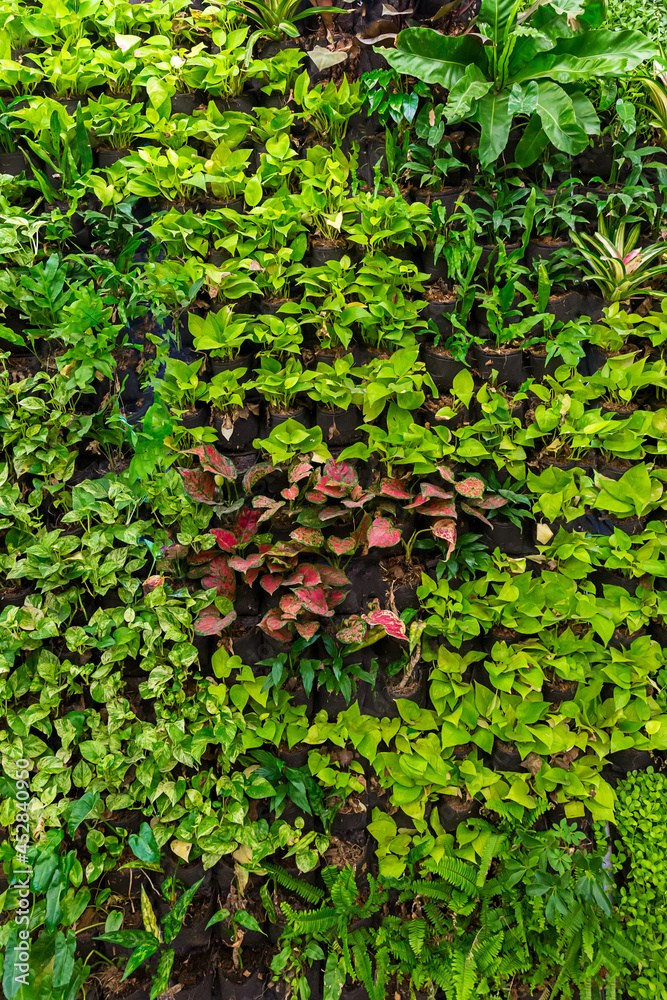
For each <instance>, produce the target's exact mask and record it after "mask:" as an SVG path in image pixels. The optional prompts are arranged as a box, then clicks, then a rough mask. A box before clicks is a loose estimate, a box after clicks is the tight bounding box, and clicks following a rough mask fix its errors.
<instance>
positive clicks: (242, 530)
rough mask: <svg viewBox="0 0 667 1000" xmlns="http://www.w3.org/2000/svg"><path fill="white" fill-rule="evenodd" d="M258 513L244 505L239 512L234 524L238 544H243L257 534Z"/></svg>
mask: <svg viewBox="0 0 667 1000" xmlns="http://www.w3.org/2000/svg"><path fill="white" fill-rule="evenodd" d="M258 522H259V514H258V513H257V511H256V510H253V509H252V508H251V507H244V508H243V510H242V511H241V512H240V514H239V516H238V518H237V520H236V523H235V525H234V532H235V533H236V535H237V536H238V544H239V545H245V544H246V542H249V541H250V539H251V538H254V537H255V535H256V534H257V524H258Z"/></svg>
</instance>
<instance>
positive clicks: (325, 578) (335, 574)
mask: <svg viewBox="0 0 667 1000" xmlns="http://www.w3.org/2000/svg"><path fill="white" fill-rule="evenodd" d="M318 569H319V572H320V579H321V581H322V583H325V584H326V585H327V587H349V586H350V581H349V580H348V578H347V577H346V576H345V573H344V572H343V570H342V569H336V567H335V566H319V567H318Z"/></svg>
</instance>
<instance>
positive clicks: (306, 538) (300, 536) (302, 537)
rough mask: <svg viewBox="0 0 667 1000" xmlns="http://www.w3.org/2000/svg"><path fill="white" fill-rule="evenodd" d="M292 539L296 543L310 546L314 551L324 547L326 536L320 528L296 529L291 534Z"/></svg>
mask: <svg viewBox="0 0 667 1000" xmlns="http://www.w3.org/2000/svg"><path fill="white" fill-rule="evenodd" d="M290 538H293V539H294V541H295V542H300V543H301V545H308V546H310V547H311V548H314V549H318V548H319V547H320V545H324V535H323V534H322V532H321V531H320V530H319V529H318V528H295V529H294V531H292V532H291V533H290Z"/></svg>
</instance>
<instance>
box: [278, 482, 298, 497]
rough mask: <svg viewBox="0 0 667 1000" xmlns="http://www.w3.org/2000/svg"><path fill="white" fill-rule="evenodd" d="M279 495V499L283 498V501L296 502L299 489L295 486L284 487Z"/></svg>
mask: <svg viewBox="0 0 667 1000" xmlns="http://www.w3.org/2000/svg"><path fill="white" fill-rule="evenodd" d="M280 495H281V497H284V498H285V500H296V498H297V497H298V495H299V487H298V486H296V485H294V486H286V487H285V489H284V490H281V491H280Z"/></svg>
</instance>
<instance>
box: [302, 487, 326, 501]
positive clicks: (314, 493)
mask: <svg viewBox="0 0 667 1000" xmlns="http://www.w3.org/2000/svg"><path fill="white" fill-rule="evenodd" d="M306 500H307V501H308V503H326V502H327V498H326V496H325V495H324V493H320V492H319V491H318V490H309V492H308V493H306Z"/></svg>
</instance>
